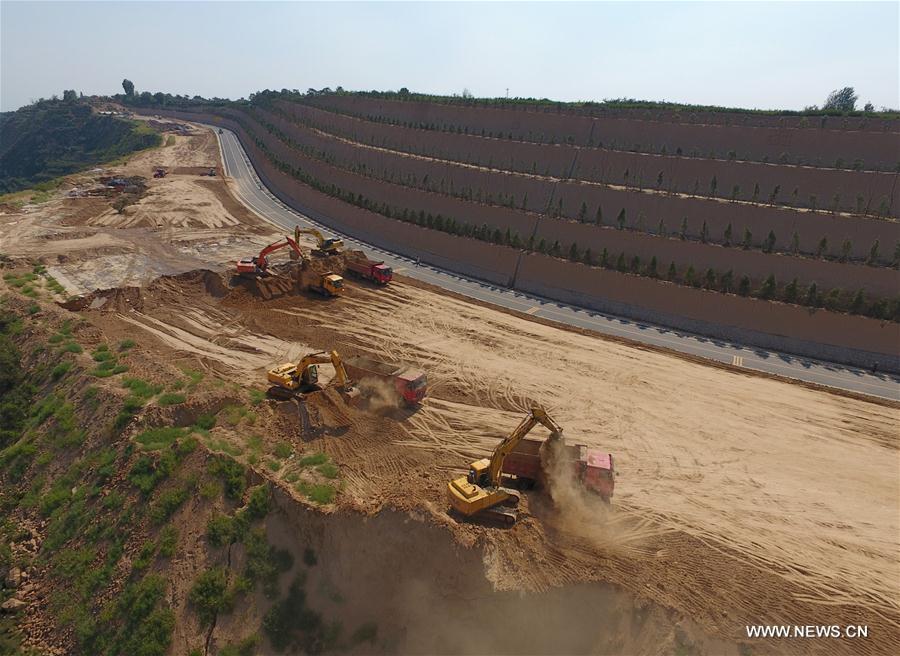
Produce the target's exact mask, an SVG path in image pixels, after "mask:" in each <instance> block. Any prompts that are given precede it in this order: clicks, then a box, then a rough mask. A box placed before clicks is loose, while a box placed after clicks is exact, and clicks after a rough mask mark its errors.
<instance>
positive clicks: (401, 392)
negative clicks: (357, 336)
mask: <svg viewBox="0 0 900 656" xmlns="http://www.w3.org/2000/svg"><path fill="white" fill-rule="evenodd" d="M344 368H345V369H346V370H347V373H348V374H349V375H350V378H351V379H352V380H354V381H356V382H357V383H363V382H364V381H366V380H367V379H368V380H372V379H375V380H381V381H384V382H387V383H388V384H389V385H390V386H391V389H393V390H394V391H395V392H396V394H397V395H398V396H399V397H400V399H402V400H403V403H405V404H406V405H408V406H415V405H417V404H419V403H421V402H422V399H424V398H425V393H426V392H427V389H428V382H427V379H426V377H425V374H424V373H422V372H421V371H416V370H415V369H411V368H409V367H406V366H405V365H402V364H397V363H391V362H380V361H378V360H373V359H372V358H367V357H363V356H359V357H355V358H345V359H344Z"/></svg>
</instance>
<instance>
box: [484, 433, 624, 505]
mask: <svg viewBox="0 0 900 656" xmlns="http://www.w3.org/2000/svg"><path fill="white" fill-rule="evenodd" d="M550 446H551V447H552V448H550V449H549V452H547V451H546V450H545V449H546V447H547V442H544V441H543V440H533V439H524V440H522V441H521V442H519V444H518V445H516V447H515V448H514V449H513V450H512V451H511V452H510V453H509V455H508V456H506V459H505V460H504V461H503V467H502V468H501V472H502V473H503V475H504V476H515V480H516V482H517V483H518V484H519V487H520V488H521V487H525V488H532V487H535V486H538V487H546V485H547V478H548V477H547V467H548V466H550V467H552V468H554V469H553V471H563V472H564V471H565V470H567V469H568V470H569V471H571V472H572V476H573V477H574V480H575V481H576V482H577V483H578V484H579V485H580V486H581V487H583V488H584V489H585V490H587V491H588V492H592V493H594V494H596V495H598V496H599V497H600V498H601V499H603V501H605V502H606V503H609V502H610V500H611V499H612V495H613V490H614V489H615V486H616V479H615V468H614V465H613V457H612V454H611V453H605V452H603V451H601V450H600V449H591V448H588V447H587V446H586V445H584V444H565V443H564V442H563V441H562V440H558V441H557V442H555V443H554V444H552V445H550ZM554 462H556V463H559V466H560V469H556V468H555V465H554V464H553V463H554Z"/></svg>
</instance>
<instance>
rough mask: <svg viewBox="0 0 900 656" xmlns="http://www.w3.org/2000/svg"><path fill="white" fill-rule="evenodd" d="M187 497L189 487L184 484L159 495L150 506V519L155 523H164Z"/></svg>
mask: <svg viewBox="0 0 900 656" xmlns="http://www.w3.org/2000/svg"><path fill="white" fill-rule="evenodd" d="M187 498H188V489H187V488H186V487H184V486H178V487H176V488H173V489H171V490H166V491H165V492H163V493H162V494H160V495H159V498H158V499H157V500H156V503H155V504H153V506H152V507H151V508H150V519H151V520H152V521H153V522H154V523H155V524H162V523H163V522H165V521H166V520H167V519H169V517H171V516H172V515H173V514H174V513H175V511H176V510H178V508H180V507H181V504H183V503H184V502H185V501H187Z"/></svg>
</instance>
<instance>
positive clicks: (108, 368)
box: [91, 362, 128, 378]
mask: <svg viewBox="0 0 900 656" xmlns="http://www.w3.org/2000/svg"><path fill="white" fill-rule="evenodd" d="M102 365H105V366H99V367H97V368H96V369H93V370H91V376H94V377H95V378H109V377H110V376H117V375H118V374H124V373H125V372H126V371H128V367H127V366H125V365H124V364H118V365H112V363H111V362H110V363H109V364H107V363H102Z"/></svg>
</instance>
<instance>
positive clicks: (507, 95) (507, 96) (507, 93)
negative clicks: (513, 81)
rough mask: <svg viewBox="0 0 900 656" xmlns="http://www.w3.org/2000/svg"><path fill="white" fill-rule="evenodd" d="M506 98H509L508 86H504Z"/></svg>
mask: <svg viewBox="0 0 900 656" xmlns="http://www.w3.org/2000/svg"><path fill="white" fill-rule="evenodd" d="M506 98H507V100H508V99H509V87H506Z"/></svg>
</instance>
